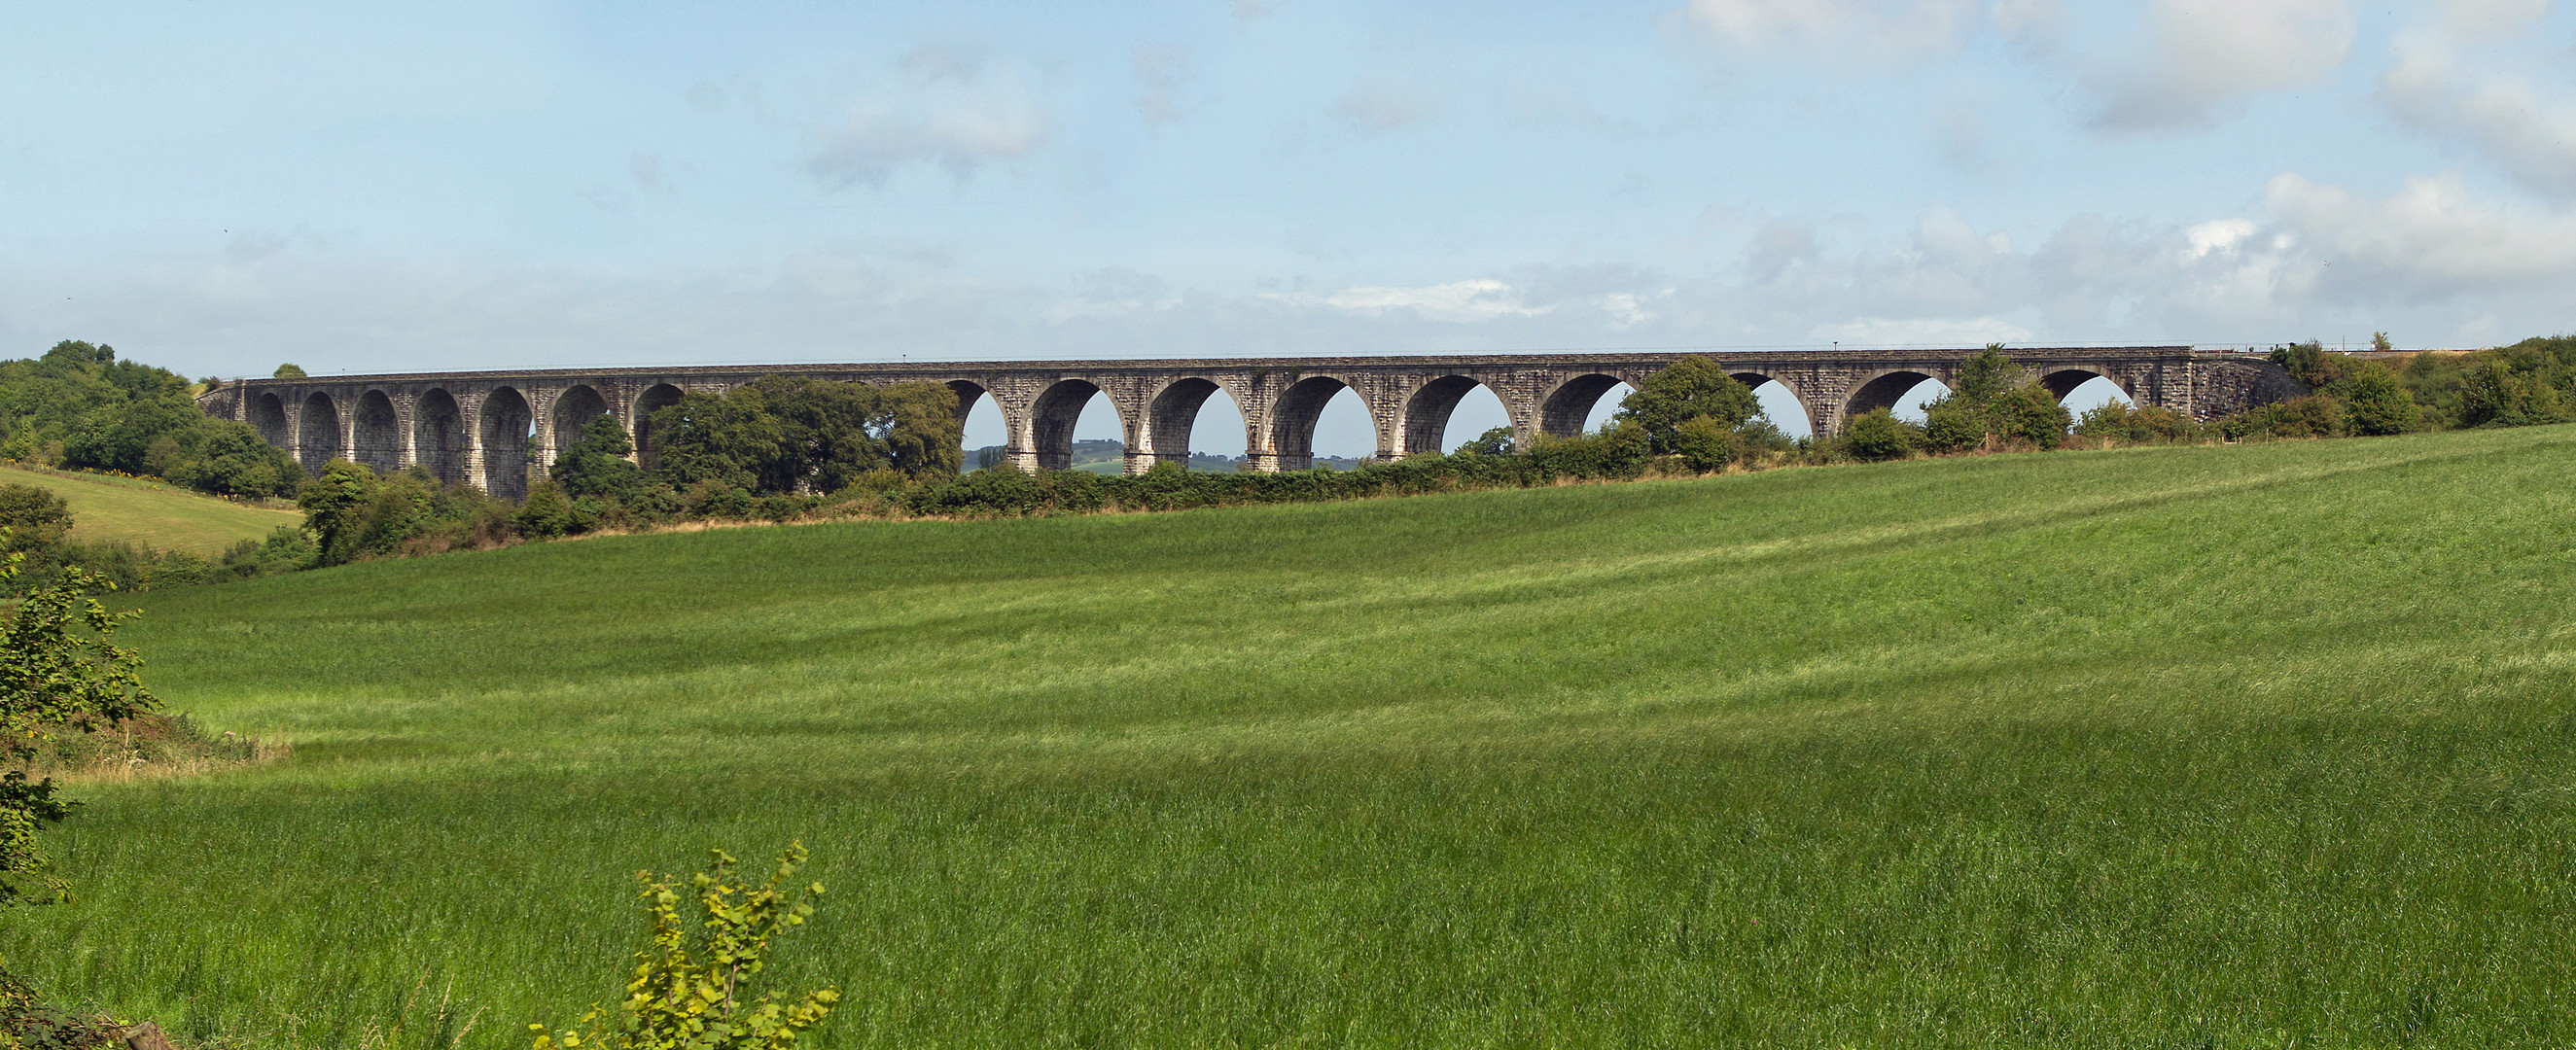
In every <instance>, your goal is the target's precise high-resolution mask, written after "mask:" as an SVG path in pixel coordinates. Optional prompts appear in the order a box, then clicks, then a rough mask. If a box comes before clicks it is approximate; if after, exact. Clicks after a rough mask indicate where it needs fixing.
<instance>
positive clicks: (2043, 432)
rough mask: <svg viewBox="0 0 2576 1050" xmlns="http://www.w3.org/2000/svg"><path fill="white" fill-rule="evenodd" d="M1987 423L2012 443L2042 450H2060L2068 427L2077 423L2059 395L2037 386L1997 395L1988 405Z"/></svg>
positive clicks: (2019, 388)
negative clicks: (2058, 448)
mask: <svg viewBox="0 0 2576 1050" xmlns="http://www.w3.org/2000/svg"><path fill="white" fill-rule="evenodd" d="M1986 420H1987V424H1988V425H1989V426H1991V427H1993V428H1994V432H1995V433H1996V434H1997V435H2000V436H2001V437H2003V438H2004V439H2005V440H2008V441H2023V442H2028V443H2030V444H2032V445H2036V446H2039V447H2040V448H2056V447H2057V446H2058V445H2059V444H2061V443H2063V442H2064V441H2065V440H2066V428H2067V427H2068V425H2070V424H2072V423H2073V422H2074V420H2073V419H2072V418H2071V417H2069V416H2068V415H2067V413H2066V406H2065V405H2062V404H2059V403H2058V402H2057V395H2055V394H2052V393H2049V392H2048V388H2047V387H2044V386H2040V385H2038V384H2036V383H2034V384H2031V385H2029V386H2025V387H2018V388H2015V389H2013V390H2010V391H2007V392H2005V393H2003V394H2000V395H1997V396H1996V397H1995V399H1994V400H1993V401H1991V402H1989V403H1988V404H1987V405H1986Z"/></svg>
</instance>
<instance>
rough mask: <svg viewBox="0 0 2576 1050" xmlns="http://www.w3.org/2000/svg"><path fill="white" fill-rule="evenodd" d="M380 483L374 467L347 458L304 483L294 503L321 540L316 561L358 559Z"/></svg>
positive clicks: (334, 562) (332, 562)
mask: <svg viewBox="0 0 2576 1050" xmlns="http://www.w3.org/2000/svg"><path fill="white" fill-rule="evenodd" d="M381 487H382V479H379V478H377V477H376V472H375V469H374V468H372V467H369V466H367V465H366V464H363V463H352V462H349V461H348V460H345V459H335V460H332V461H331V462H330V463H329V464H328V465H326V466H324V467H323V468H322V476H320V477H317V478H314V479H313V480H312V481H310V482H307V483H306V484H305V486H304V491H303V492H302V493H301V494H299V495H297V496H296V498H295V505H296V506H297V507H299V508H301V509H302V510H303V511H304V527H305V528H307V529H311V530H313V534H314V535H316V536H319V537H321V540H322V554H321V557H320V558H318V559H316V560H315V562H314V564H316V565H346V564H348V563H349V562H351V561H354V560H356V559H357V557H358V555H359V554H360V553H361V552H362V551H363V550H364V544H363V541H364V539H365V538H366V533H367V518H368V514H367V511H368V509H369V507H370V505H372V504H373V503H374V502H375V497H376V492H377V490H378V489H379V488H381Z"/></svg>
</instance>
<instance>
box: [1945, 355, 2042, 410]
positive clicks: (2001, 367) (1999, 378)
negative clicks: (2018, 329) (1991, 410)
mask: <svg viewBox="0 0 2576 1050" xmlns="http://www.w3.org/2000/svg"><path fill="white" fill-rule="evenodd" d="M2028 381H2029V377H2028V376H2027V375H2025V374H2024V373H2023V371H2022V367H2021V365H2019V364H2017V363H2015V362H2014V361H2013V360H2012V359H2011V358H2008V357H2005V356H2004V345H2003V344H2002V343H1987V344H1986V348H1985V349H1983V350H1979V351H1977V352H1976V353H1975V354H1973V355H1970V356H1969V358H1968V359H1967V360H1965V361H1962V362H1960V363H1959V385H1958V387H1957V388H1956V389H1954V390H1952V391H1951V394H1952V396H1954V397H1956V398H1958V399H1959V400H1960V401H1963V402H1966V403H1967V404H1969V405H1971V406H1983V405H1984V404H1985V403H1987V402H1989V401H1992V400H1994V399H1995V398H1997V397H2000V396H2002V395H2003V394H2004V393H2005V392H2006V391H2009V390H2012V389H2013V388H2015V387H2018V386H2020V385H2022V384H2023V383H2025V382H2028Z"/></svg>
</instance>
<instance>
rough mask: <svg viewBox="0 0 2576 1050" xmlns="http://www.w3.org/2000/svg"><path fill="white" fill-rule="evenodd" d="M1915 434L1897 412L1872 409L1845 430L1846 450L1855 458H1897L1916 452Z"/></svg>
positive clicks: (1855, 419)
mask: <svg viewBox="0 0 2576 1050" xmlns="http://www.w3.org/2000/svg"><path fill="white" fill-rule="evenodd" d="M1915 435H1916V432H1915V429H1914V428H1913V427H1912V426H1911V425H1908V424H1907V423H1906V422H1905V421H1904V420H1901V419H1898V418H1896V416H1895V414H1894V413H1891V412H1889V411H1888V410H1886V409H1884V408H1879V409H1872V410H1870V411H1869V412H1866V413H1863V414H1862V415H1860V416H1858V417H1856V418H1854V419H1853V420H1852V421H1851V423H1850V425H1848V426H1846V427H1844V428H1843V450H1844V451H1846V452H1849V453H1851V454H1852V458H1854V459H1896V458H1899V457H1902V456H1904V455H1905V454H1906V453H1908V452H1911V451H1913V450H1914V441H1915Z"/></svg>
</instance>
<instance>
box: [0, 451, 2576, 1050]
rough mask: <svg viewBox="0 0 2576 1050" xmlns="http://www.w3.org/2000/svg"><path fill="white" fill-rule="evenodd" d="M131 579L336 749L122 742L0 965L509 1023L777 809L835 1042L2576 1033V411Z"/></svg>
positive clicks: (288, 1007)
mask: <svg viewBox="0 0 2576 1050" xmlns="http://www.w3.org/2000/svg"><path fill="white" fill-rule="evenodd" d="M145 599H146V600H145V601H144V605H145V607H146V608H147V609H148V615H147V617H146V619H145V620H144V621H142V623H141V624H140V625H138V626H137V627H135V628H134V629H133V630H132V631H131V632H130V635H129V637H130V640H131V641H132V642H133V644H135V645H137V646H139V647H140V648H141V649H142V650H143V651H144V652H145V653H146V654H147V655H148V656H149V658H150V660H151V661H152V662H151V666H150V667H149V668H147V673H148V676H149V677H150V679H151V680H152V681H153V682H155V683H157V685H158V686H159V688H160V689H161V691H162V693H163V694H164V695H165V696H166V697H167V698H168V700H169V701H170V706H171V707H172V708H174V709H176V710H182V711H191V712H195V713H197V714H198V715H199V716H201V717H203V718H205V719H207V720H209V721H211V722H212V723H214V724H216V725H218V726H221V727H228V728H234V729H241V730H250V731H257V730H268V729H282V730H285V731H288V732H290V733H291V734H292V735H293V736H294V738H295V740H296V741H297V746H296V754H295V757H294V759H293V761H292V762H291V763H289V764H286V765H283V766H277V767H270V768H265V769H259V770H254V771H246V772H238V773H232V774H225V775H218V776H212V777H204V778H198V779H193V780H184V781H163V782H156V783H144V784H138V785H130V786H111V785H97V786H91V787H88V788H85V789H84V790H85V793H86V794H87V795H88V796H90V797H91V798H92V799H93V802H92V804H91V805H90V806H89V807H87V808H86V809H85V810H84V811H82V812H81V813H80V815H79V816H78V817H77V818H76V819H75V820H74V821H73V822H72V823H70V824H68V825H65V826H64V828H63V829H61V831H60V832H59V833H57V834H55V835H54V842H55V843H56V845H57V846H58V847H60V848H59V853H60V855H61V857H62V860H63V866H62V873H63V874H64V875H66V876H68V877H69V878H70V879H71V880H72V881H73V882H74V884H75V885H76V886H77V888H78V890H79V892H80V893H81V899H80V900H79V901H78V902H77V903H74V904H70V905H66V906H60V907H50V908H35V909H18V910H15V911H13V912H11V913H9V914H6V915H5V916H0V920H4V921H0V954H5V955H6V956H7V957H8V958H9V959H10V960H11V963H12V965H13V966H15V967H16V968H18V969H20V970H22V971H23V972H25V973H26V974H27V975H28V976H30V977H31V978H33V979H35V980H36V981H37V982H39V985H40V987H42V988H45V989H47V990H48V991H50V992H52V993H53V994H55V995H56V996H58V997H61V998H65V999H69V1000H74V1001H78V1000H83V999H87V1000H89V1001H92V1002H95V1003H96V1004H98V1005H100V1006H102V1007H105V1008H107V1009H110V1010H112V1011H113V1012H115V1013H117V1014H119V1015H123V1016H128V1017H151V1018H154V1019H157V1020H159V1021H160V1022H161V1023H162V1024H164V1025H165V1026H168V1027H172V1028H174V1029H176V1030H178V1031H181V1032H183V1033H185V1034H187V1035H189V1036H191V1037H194V1038H202V1039H211V1040H215V1041H217V1042H218V1043H219V1044H221V1045H263V1046H349V1045H372V1044H374V1043H377V1042H381V1043H383V1044H384V1045H390V1046H431V1045H436V1046H448V1045H451V1043H452V1042H455V1041H456V1040H455V1036H456V1034H457V1031H458V1030H459V1028H460V1026H461V1025H462V1024H463V1022H465V1021H466V1020H467V1019H472V1020H473V1022H474V1027H473V1028H472V1030H471V1031H470V1033H467V1034H466V1035H465V1037H464V1038H463V1040H462V1045H467V1046H487V1047H495V1048H499V1047H509V1046H524V1045H525V1042H524V1039H523V1036H522V1034H521V1033H523V1032H524V1026H525V1025H526V1024H527V1023H528V1022H529V1021H532V1020H540V1019H542V1020H546V1021H548V1022H550V1023H563V1022H565V1021H568V1020H570V1019H572V1018H573V1017H575V1016H577V1015H578V1013H579V1011H580V1010H581V1008H582V1007H583V1006H584V1005H585V1004H587V1003H589V1002H591V1001H593V1000H609V1001H613V1000H614V999H615V997H616V996H617V994H618V990H619V987H620V983H621V981H622V978H623V974H624V970H625V968H626V963H625V961H624V960H625V956H626V953H627V952H629V951H631V950H632V948H633V947H634V945H635V943H636V941H637V938H638V936H639V932H640V928H639V926H638V925H637V920H636V919H635V918H634V916H633V913H632V911H631V900H630V897H631V893H632V884H631V882H629V881H627V880H628V879H629V877H630V876H631V874H632V873H633V872H634V871H635V870H636V869H639V868H647V867H650V868H655V869H659V870H664V871H686V870H690V869H693V868H694V867H695V866H696V862H697V859H698V858H699V856H700V854H699V852H698V851H700V850H703V849H704V848H706V847H708V846H714V845H723V846H726V847H729V848H732V849H733V850H735V851H736V852H737V853H741V854H744V855H746V856H753V855H766V854H767V853H768V852H770V851H772V850H774V849H775V848H776V847H777V846H778V845H780V844H781V843H783V842H784V841H785V840H787V839H788V838H790V837H802V838H803V839H804V841H805V842H806V843H807V844H808V845H809V846H810V847H812V849H813V851H814V855H815V865H814V867H813V869H812V870H813V871H814V872H815V873H816V874H817V877H819V878H821V879H823V880H824V881H825V882H827V883H829V884H830V886H831V893H830V895H829V896H828V897H826V898H825V900H824V902H823V905H822V911H821V913H820V915H819V916H818V918H817V920H816V922H815V924H814V925H813V926H811V927H809V928H808V929H807V930H805V931H801V932H799V933H798V934H797V935H796V936H794V937H793V938H791V940H790V941H789V942H787V943H786V945H785V948H784V962H783V963H782V964H781V965H780V966H779V967H777V968H776V969H775V970H774V971H773V972H774V973H776V974H777V975H778V976H779V977H780V978H782V979H783V980H784V981H785V982H786V983H789V984H795V985H805V984H811V983H814V982H819V981H824V980H829V981H833V982H838V983H839V984H840V985H841V986H842V987H843V988H844V990H845V991H846V993H847V994H848V998H847V1000H846V1004H847V1005H846V1007H845V1009H844V1010H843V1011H842V1012H841V1013H840V1014H839V1015H838V1016H836V1017H835V1018H834V1020H833V1021H831V1022H830V1023H829V1024H828V1026H827V1027H826V1028H824V1029H823V1030H821V1031H820V1033H819V1035H818V1037H817V1038H816V1039H815V1040H814V1042H815V1044H816V1045H820V1046H826V1047H853V1046H885V1047H898V1046H900V1047H932V1046H948V1047H963V1046H973V1047H1054V1046H1061V1047H1073V1046H1168V1047H1181V1046H1189V1047H1201V1046H1214V1047H1230V1046H1232V1047H1250V1046H1423V1045H1448V1046H1641V1047H1644V1046H1655V1047H1661V1046H1689V1045H1748V1046H1750V1045H1758V1046H1796V1047H1807V1046H1815V1047H1832V1046H1846V1045H1848V1046H1962V1047H1969V1046H1975V1047H1984V1046H2068V1047H2127V1046H2136V1047H2203V1046H2208V1047H2286V1046H2300V1047H2352V1046H2471V1047H2509V1046H2535V1047H2537V1046H2551V1047H2563V1046H2567V1045H2569V1044H2570V1043H2571V1042H2576V773H2572V772H2571V770H2576V428H2571V427H2553V428H2535V429H2528V430H2520V431H2489V432H2470V433H2456V434H2443V435H2429V436H2415V437H2403V438H2385V439H2366V440H2347V441H2334V442H2310V443H2280V444H2268V445H2249V446H2238V447H2224V448H2185V449H2143V450H2126V451H2118V452H2107V453H2063V454H2052V455H2036V456H1996V457H1985V458H1973V459H1957V460H1945V461H1916V462H1909V463H1900V464H1893V465H1887V466H1875V467H1848V468H1823V469H1806V470H1784V471H1775V472H1769V473H1763V474H1755V475H1740V476H1733V477H1724V478H1717V479H1710V480H1703V481H1678V482H1659V483H1643V484H1633V485H1616V486H1583V487H1568V488H1557V489H1546V490H1535V491H1522V492H1496V493H1480V494H1465V495H1456V496H1442V497H1425V498H1414V499H1394V500H1378V501H1370V502H1361V503H1349V504H1334V505H1304V506H1287V507H1271V508H1255V509H1244V510H1228V511H1208V512H1192V513H1184V514H1165V515H1118V516H1098V517H1086V518H1069V519H1054V520H1032V521H1001V522H980V523H911V524H843V525H822V526H806V527H792V528H759V529H737V530H723V531H713V532H703V533H691V534H667V535H654V536H640V537H627V538H615V539H602V540H591V541H582V542H573V543H558V544H552V545H545V546H536V547H520V548H513V549H508V550H501V551H494V552H487V553H476V554H458V555H449V556H445V557H439V558H430V559H421V560H413V561H401V562H386V563H375V564H366V565H359V566H355V567H350V568H343V569H334V570H328V571H322V572H311V573H300V574H294V575H291V576H285V577H275V578H268V579H262V580H255V581H251V582H248V583H241V584H232V585H226V586H221V587H203V588H182V589H176V590H172V591H169V592H166V593H154V594H151V595H147V596H145ZM442 999H443V1000H444V1002H445V1003H446V1004H447V1005H446V1006H445V1007H444V1008H443V1012H442V1008H440V1007H438V1006H437V1005H436V1004H438V1003H439V1002H440V1001H442Z"/></svg>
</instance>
